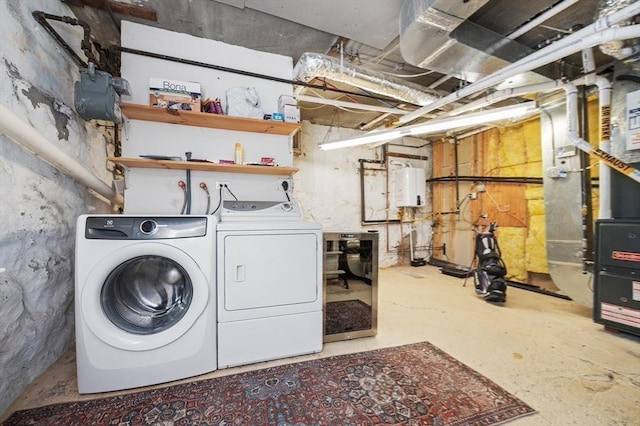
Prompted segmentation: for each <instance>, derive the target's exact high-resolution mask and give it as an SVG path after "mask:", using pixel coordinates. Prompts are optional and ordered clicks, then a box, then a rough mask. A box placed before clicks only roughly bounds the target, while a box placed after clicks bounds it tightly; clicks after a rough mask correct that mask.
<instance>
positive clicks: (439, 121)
mask: <svg viewBox="0 0 640 426" xmlns="http://www.w3.org/2000/svg"><path fill="white" fill-rule="evenodd" d="M535 109H536V103H535V102H534V101H530V102H523V103H521V104H517V105H511V106H507V107H502V108H494V109H490V110H487V111H481V112H476V113H472V114H464V115H459V116H455V117H446V118H436V119H434V120H430V121H428V122H425V123H420V124H414V125H412V126H406V127H398V128H395V129H389V130H379V131H374V132H369V133H367V134H364V135H362V136H356V137H355V138H351V139H344V140H340V141H334V142H325V143H323V144H321V145H319V148H320V149H336V148H346V147H350V146H357V145H365V144H370V143H376V142H382V143H386V142H388V141H390V140H393V139H398V138H401V137H403V136H417V135H426V134H429V133H437V132H442V131H444V130H451V129H456V128H460V127H468V126H473V125H476V124H484V123H489V122H492V121H497V120H504V119H507V118H514V117H519V116H523V115H525V114H527V113H530V112H533V111H535Z"/></svg>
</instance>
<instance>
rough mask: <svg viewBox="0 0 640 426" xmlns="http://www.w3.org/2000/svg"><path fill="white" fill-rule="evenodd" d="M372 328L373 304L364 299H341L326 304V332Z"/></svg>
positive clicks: (335, 332) (333, 332) (334, 332)
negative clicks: (370, 304) (365, 301)
mask: <svg viewBox="0 0 640 426" xmlns="http://www.w3.org/2000/svg"><path fill="white" fill-rule="evenodd" d="M370 328H371V306H369V305H367V304H366V303H364V302H363V301H362V300H359V299H356V300H339V301H335V302H327V303H326V306H325V326H324V330H325V334H337V333H345V332H347V331H357V330H369V329H370Z"/></svg>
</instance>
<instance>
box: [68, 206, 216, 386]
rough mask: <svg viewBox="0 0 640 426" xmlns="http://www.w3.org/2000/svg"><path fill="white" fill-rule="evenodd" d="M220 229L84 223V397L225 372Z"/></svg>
mask: <svg viewBox="0 0 640 426" xmlns="http://www.w3.org/2000/svg"><path fill="white" fill-rule="evenodd" d="M216 223H217V219H216V218H215V217H213V216H144V217H143V216H127V215H82V216H80V217H79V218H78V220H77V234H76V255H75V315H76V358H77V359H76V362H77V370H78V391H79V392H80V393H92V392H107V391H113V390H120V389H128V388H133V387H139V386H146V385H152V384H158V383H164V382H168V381H172V380H178V379H183V378H187V377H192V376H196V375H200V374H204V373H208V372H211V371H213V370H216V368H217V329H216V285H215V280H216V274H215V259H216V256H215V251H216V248H215V246H216Z"/></svg>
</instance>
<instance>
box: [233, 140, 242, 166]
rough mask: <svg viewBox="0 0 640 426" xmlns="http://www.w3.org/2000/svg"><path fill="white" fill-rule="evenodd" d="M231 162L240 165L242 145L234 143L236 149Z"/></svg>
mask: <svg viewBox="0 0 640 426" xmlns="http://www.w3.org/2000/svg"><path fill="white" fill-rule="evenodd" d="M233 160H234V162H235V163H236V164H242V144H241V143H236V149H235V153H234V156H233Z"/></svg>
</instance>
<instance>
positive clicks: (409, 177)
mask: <svg viewBox="0 0 640 426" xmlns="http://www.w3.org/2000/svg"><path fill="white" fill-rule="evenodd" d="M425 198H426V180H425V174H424V169H421V168H418V167H403V168H401V169H398V170H396V193H395V205H396V207H422V206H424V205H425V202H426V200H425Z"/></svg>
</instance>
